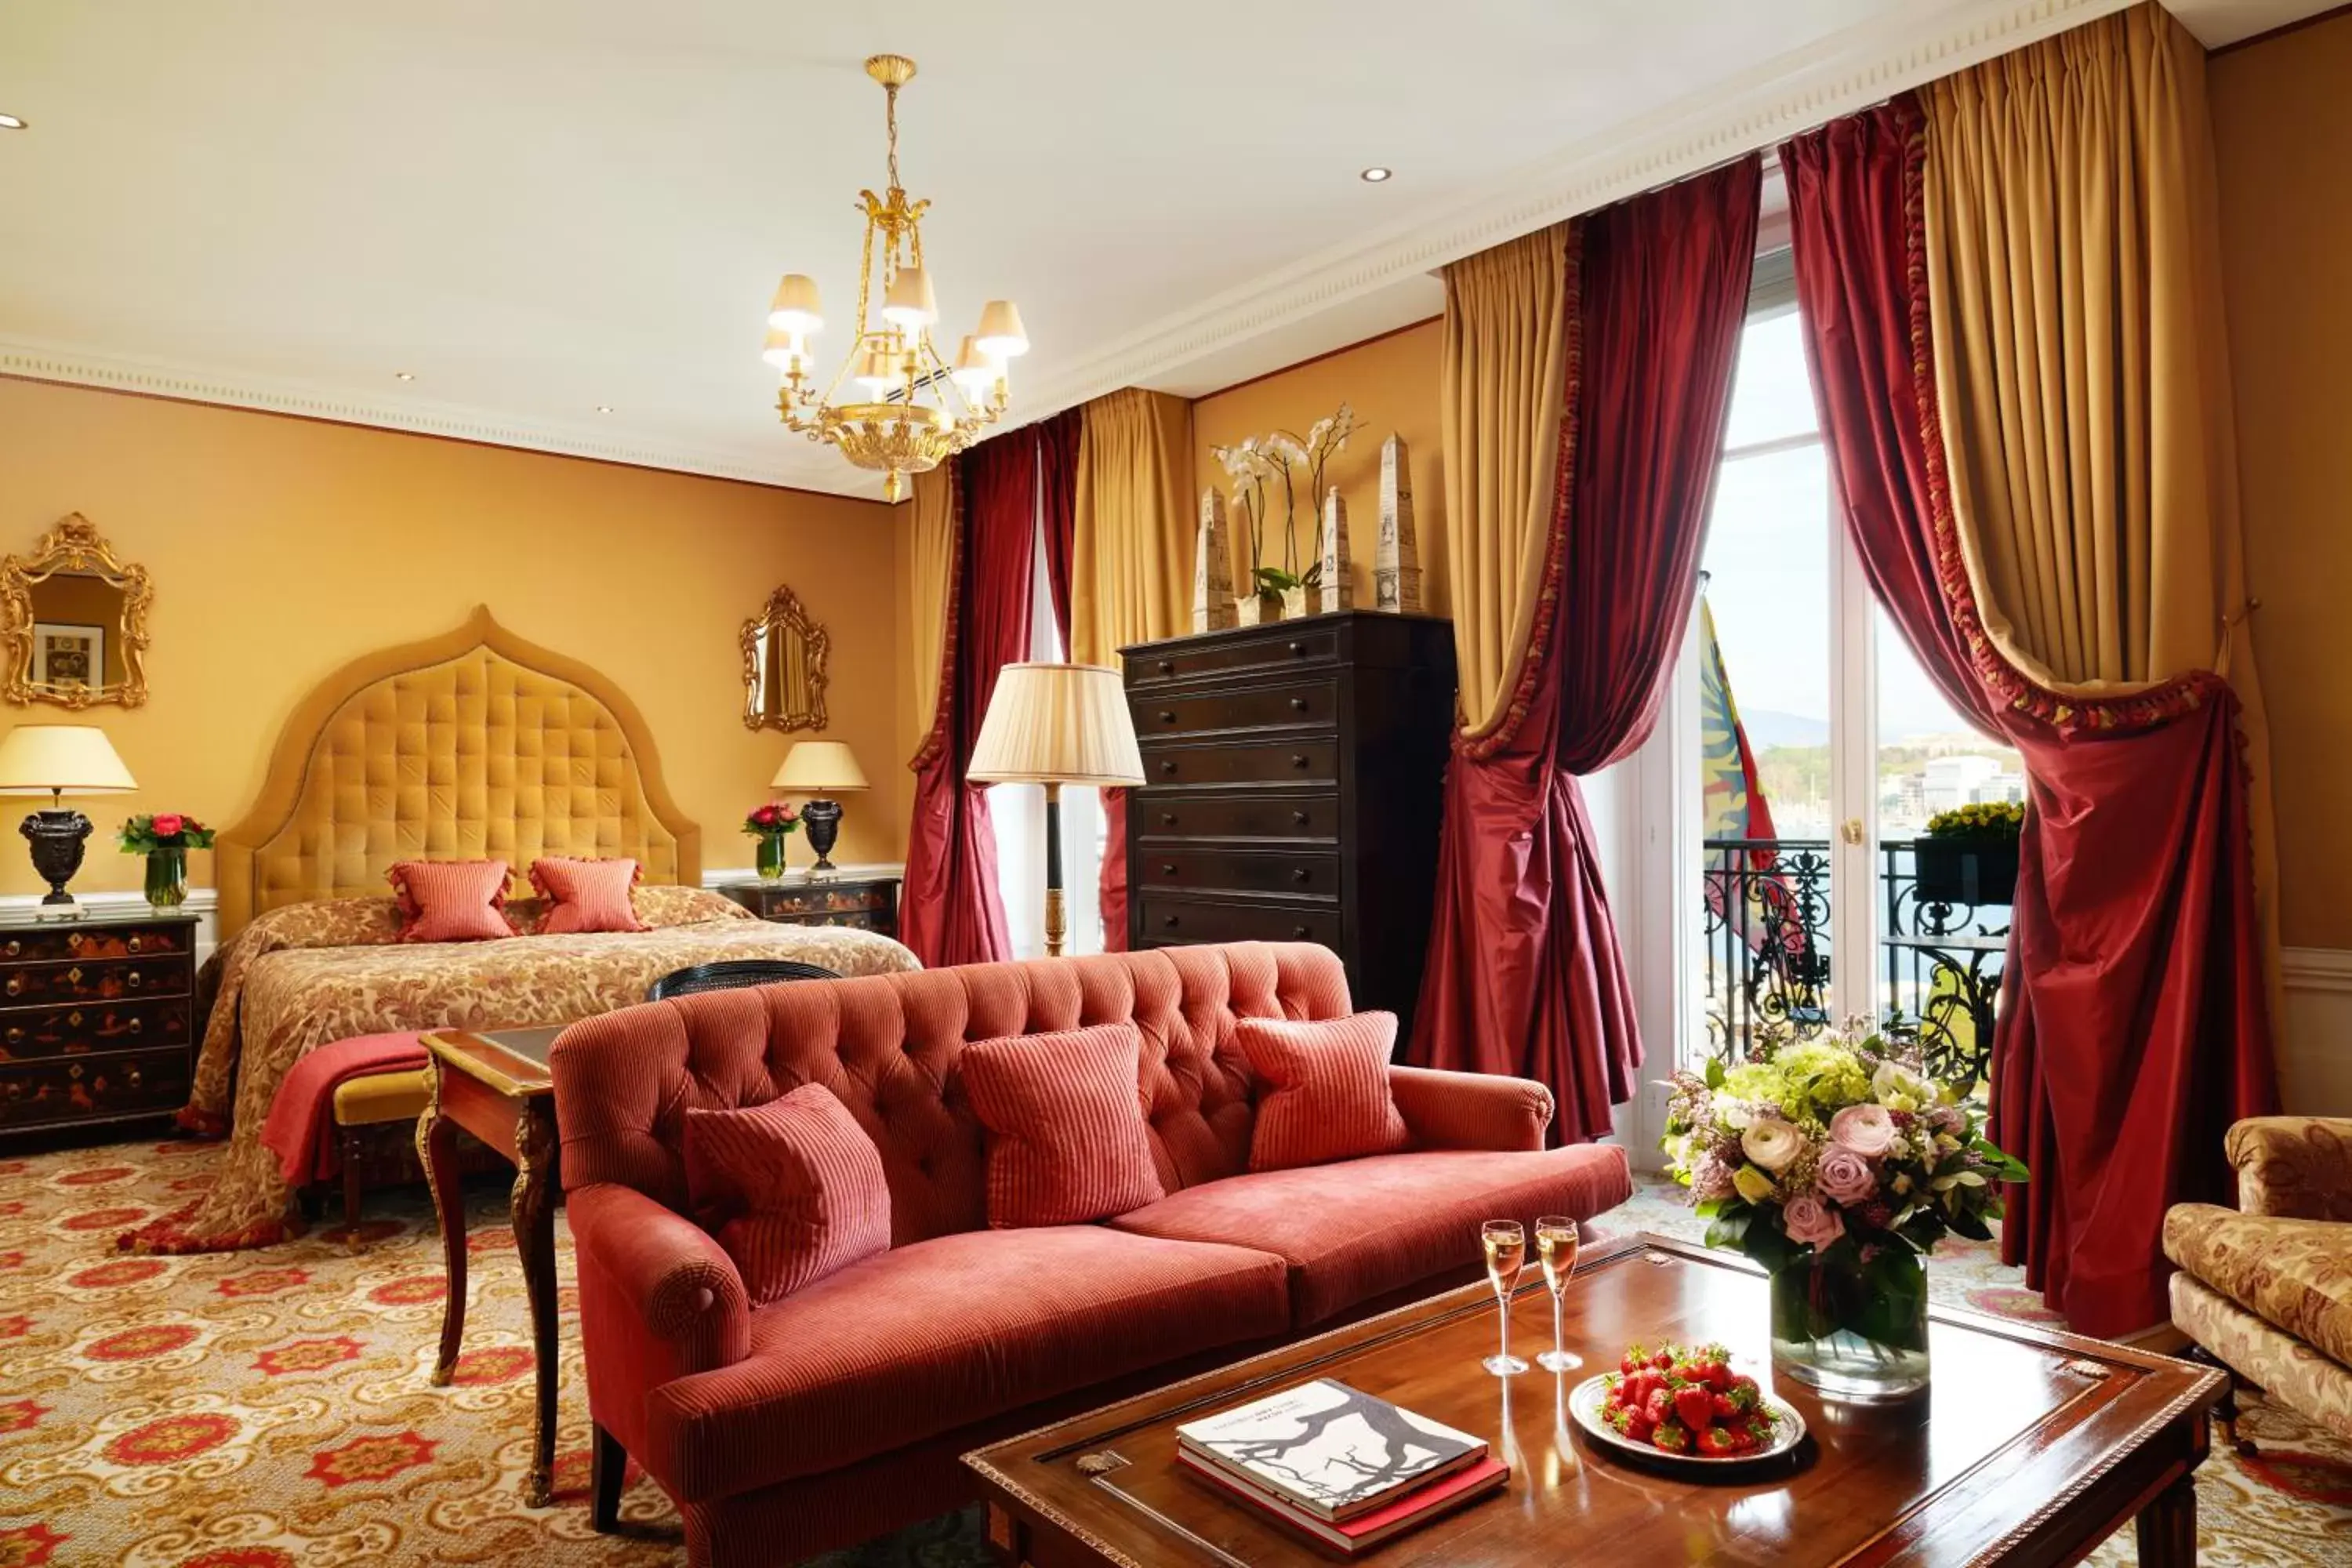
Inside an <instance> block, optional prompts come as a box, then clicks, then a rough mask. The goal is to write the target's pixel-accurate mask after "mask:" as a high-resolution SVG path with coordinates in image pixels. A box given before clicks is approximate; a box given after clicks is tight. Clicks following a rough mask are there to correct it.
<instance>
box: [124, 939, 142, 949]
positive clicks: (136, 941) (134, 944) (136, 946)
mask: <svg viewBox="0 0 2352 1568" xmlns="http://www.w3.org/2000/svg"><path fill="white" fill-rule="evenodd" d="M126 945H128V946H129V948H130V949H131V952H138V951H139V939H138V938H137V937H135V936H134V937H132V938H131V941H130V942H129V943H127V944H126Z"/></svg>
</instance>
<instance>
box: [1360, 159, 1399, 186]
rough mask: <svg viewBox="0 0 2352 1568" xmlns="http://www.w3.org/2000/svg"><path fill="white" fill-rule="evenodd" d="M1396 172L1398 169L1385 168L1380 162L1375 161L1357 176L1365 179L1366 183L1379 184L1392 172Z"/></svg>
mask: <svg viewBox="0 0 2352 1568" xmlns="http://www.w3.org/2000/svg"><path fill="white" fill-rule="evenodd" d="M1395 173H1396V171H1395V170H1394V169H1384V168H1382V167H1381V165H1380V164H1378V163H1375V164H1373V165H1372V166H1371V167H1370V168H1369V169H1367V170H1365V171H1364V172H1363V173H1362V174H1359V175H1357V176H1356V177H1357V178H1358V179H1360V180H1361V181H1363V182H1364V184H1368V185H1377V184H1380V183H1381V181H1382V180H1385V179H1387V178H1388V177H1389V176H1390V175H1391V174H1395Z"/></svg>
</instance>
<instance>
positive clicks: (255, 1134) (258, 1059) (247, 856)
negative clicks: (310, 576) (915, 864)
mask: <svg viewBox="0 0 2352 1568" xmlns="http://www.w3.org/2000/svg"><path fill="white" fill-rule="evenodd" d="M541 855H582V856H605V857H610V856H624V855H625V856H629V857H631V858H635V859H636V860H637V862H638V863H639V865H640V866H642V867H643V868H644V871H645V877H646V884H645V885H644V886H641V887H640V888H638V889H637V890H636V895H635V903H636V908H637V913H638V918H639V919H640V920H642V921H645V922H646V923H647V924H648V925H649V926H651V927H653V928H654V929H652V930H649V931H631V932H610V933H598V934H593V935H562V936H547V935H538V934H526V935H520V936H517V937H514V938H511V939H508V940H501V941H493V942H434V943H403V942H400V941H399V917H398V914H397V912H396V910H395V909H394V904H393V901H392V900H391V898H390V896H389V891H388V889H387V888H386V886H385V883H384V872H385V870H386V869H387V868H389V867H390V866H391V865H392V864H393V863H394V861H397V860H403V859H418V858H423V859H474V858H488V857H495V858H500V859H503V860H505V861H506V862H507V863H508V865H509V867H511V868H515V870H516V872H517V873H518V877H517V881H516V883H515V885H514V890H515V891H517V892H520V893H521V894H525V895H527V894H528V893H529V891H530V888H529V884H528V883H527V882H525V881H523V880H521V877H520V874H521V873H524V872H527V871H528V869H529V868H530V862H531V861H532V860H533V859H534V858H538V857H539V856H541ZM214 857H215V860H214V865H215V879H216V881H217V883H218V886H219V900H220V901H219V919H220V925H221V945H220V948H219V950H218V951H217V952H215V954H214V956H213V958H212V960H211V961H210V962H209V963H207V964H206V965H205V973H204V974H203V975H202V976H201V977H200V978H199V980H198V983H197V990H198V1005H199V1010H200V1012H201V1013H202V1014H203V1017H204V1022H203V1026H202V1045H201V1047H200V1049H199V1053H198V1056H197V1061H196V1072H195V1079H194V1090H193V1092H192V1095H191V1098H190V1100H189V1104H188V1106H187V1107H186V1109H185V1110H183V1111H182V1112H181V1113H180V1120H181V1122H182V1124H183V1125H184V1127H186V1128H187V1129H188V1130H190V1131H194V1132H197V1133H199V1134H202V1135H205V1136H213V1137H220V1136H226V1138H227V1139H228V1142H229V1148H228V1151H227V1154H226V1158H225V1159H224V1161H223V1163H222V1164H221V1167H220V1170H219V1174H218V1176H217V1179H216V1180H215V1183H214V1184H213V1186H212V1187H211V1189H210V1190H209V1191H208V1192H206V1193H205V1194H204V1195H203V1196H202V1197H201V1198H199V1199H198V1200H197V1201H196V1202H195V1203H194V1204H192V1205H189V1206H188V1207H187V1208H186V1209H184V1210H181V1211H179V1212H177V1213H174V1214H173V1215H168V1216H166V1217H165V1218H164V1219H162V1220H159V1221H156V1222H154V1223H152V1224H151V1225H149V1226H144V1227H142V1229H141V1230H140V1231H137V1232H134V1233H132V1234H131V1236H129V1237H124V1238H123V1241H124V1244H125V1245H126V1246H128V1247H132V1248H134V1249H139V1250H154V1251H202V1250H214V1249H218V1248H225V1247H242V1246H257V1245H261V1244H264V1243H267V1242H269V1241H273V1240H276V1239H278V1237H281V1236H283V1235H284V1234H285V1233H286V1226H287V1220H288V1214H289V1205H290V1203H291V1200H292V1196H293V1194H292V1190H291V1188H290V1186H289V1184H288V1183H287V1182H286V1180H285V1179H284V1177H283V1176H282V1175H281V1174H280V1173H279V1171H278V1163H277V1161H276V1159H275V1157H274V1156H273V1155H272V1154H271V1153H270V1152H269V1151H268V1149H266V1148H265V1147H264V1146H263V1145H262V1142H261V1128H262V1124H263V1122H264V1121H265V1120H266V1118H267V1115H268V1110H269V1106H270V1102H271V1100H272V1098H273V1097H274V1096H275V1094H276V1093H277V1090H278V1085H279V1084H280V1083H281V1082H282V1081H283V1080H284V1079H285V1077H286V1074H287V1072H288V1071H289V1069H290V1068H292V1066H293V1065H294V1063H296V1062H297V1061H299V1060H300V1059H301V1058H302V1057H303V1056H305V1055H306V1054H307V1053H309V1052H310V1051H312V1050H315V1049H317V1048H318V1047H321V1046H324V1045H328V1044H331V1043H332V1042H334V1041H337V1040H341V1039H346V1038H350V1037H355V1036H362V1035H374V1034H383V1033H389V1032H394V1031H399V1030H406V1029H426V1028H436V1027H461V1028H499V1027H515V1026H529V1025H535V1024H557V1023H568V1022H571V1021H572V1020H574V1019H577V1018H583V1017H589V1016H594V1015H596V1014H598V1013H604V1012H609V1011H611V1010H612V1009H614V1008H615V1007H622V1006H626V1005H629V1004H631V1003H633V1002H636V1001H640V1000H642V999H643V998H644V996H645V994H646V988H647V987H648V986H650V985H651V984H652V983H653V981H654V980H655V979H656V978H657V977H659V976H660V975H662V974H665V973H668V972H669V971H671V970H673V969H682V968H685V967H687V966H688V965H689V964H695V963H710V962H713V961H715V960H720V959H728V958H789V959H797V960H799V961H801V962H803V963H814V964H819V965H822V966H823V967H824V968H826V969H830V970H833V971H835V973H842V974H873V973H886V972H888V971H892V970H900V969H912V968H915V967H917V964H916V962H915V958H914V955H913V954H912V953H911V952H908V950H907V949H906V948H904V947H902V946H900V945H899V944H898V943H897V942H893V941H891V940H890V939H889V938H887V937H883V936H877V935H876V934H874V933H873V932H870V931H853V930H848V929H843V928H833V927H802V926H784V925H772V924H769V923H767V922H765V921H758V920H754V919H753V918H751V915H750V914H749V913H748V912H747V911H745V910H742V909H741V908H740V907H739V906H738V905H736V904H735V903H734V902H733V901H732V900H729V899H727V898H725V897H723V896H722V895H720V894H718V893H714V892H710V891H708V890H706V889H703V888H701V887H700V886H698V883H699V881H700V879H701V845H700V833H699V830H698V827H697V826H696V825H695V824H694V823H692V822H690V821H688V819H687V818H686V817H685V816H683V815H682V814H681V813H680V812H679V811H678V809H677V805H675V803H674V802H672V800H671V799H670V797H669V794H668V791H667V789H666V788H665V787H664V785H663V784H662V779H661V768H660V763H659V760H658V758H657V756H656V752H655V750H654V746H653V742H652V737H651V735H650V732H649V731H647V729H646V724H645V721H644V719H643V717H642V716H641V715H640V714H639V713H638V711H637V710H636V708H635V705H634V704H633V703H631V702H630V701H629V700H628V698H627V697H626V696H625V694H623V693H622V692H621V691H620V690H619V689H617V688H615V687H614V686H613V685H612V684H611V683H610V682H608V681H606V680H604V678H603V677H601V676H599V675H598V674H597V673H596V672H595V671H594V670H593V669H591V668H588V667H587V666H585V665H583V664H581V663H579V662H578V661H576V660H573V659H570V658H564V657H563V656H562V655H560V654H556V653H553V652H551V651H550V650H548V649H545V648H541V647H536V646H534V645H532V644H530V643H528V642H525V641H523V640H522V639H521V638H520V637H515V636H514V635H513V634H512V633H510V632H509V631H507V630H506V629H505V628H503V627H501V626H499V625H498V624H497V622H496V621H494V620H493V619H492V618H491V617H490V616H489V613H488V610H487V609H483V610H477V611H476V612H475V613H474V616H472V618H471V619H469V620H468V621H467V624H466V625H465V626H461V627H459V628H458V629H457V631H455V632H452V633H450V634H448V635H447V636H445V637H436V638H433V639H430V640H428V641H425V642H421V643H415V644H410V645H407V646H405V647H396V648H389V649H385V650H383V651H382V652H380V653H376V654H373V655H370V656H368V657H367V658H362V659H359V660H357V661H355V662H354V663H352V664H351V665H349V666H347V667H346V668H343V669H342V670H341V671H339V672H338V673H337V674H335V675H334V676H333V677H331V678H330V679H328V680H327V681H325V682H324V683H322V684H321V685H320V687H319V689H317V690H315V691H313V692H312V693H311V694H310V697H309V698H308V699H306V700H304V701H303V702H302V704H301V705H299V707H298V708H297V709H296V710H295V711H294V713H293V715H292V716H291V717H290V718H289V720H288V721H287V723H286V727H285V730H284V731H283V733H282V734H281V735H280V736H279V739H278V746H277V749H276V751H275V752H274V753H273V755H272V759H271V762H270V765H269V769H268V776H267V779H266V781H265V783H264V784H263V786H262V791H261V795H260V799H259V802H258V803H257V805H256V806H255V807H254V809H253V810H252V812H250V813H249V814H248V815H247V816H246V817H245V819H244V820H243V821H241V822H239V823H238V824H237V825H236V826H234V827H231V828H227V829H225V830H223V831H222V832H221V833H220V835H219V837H218V838H217V840H216V841H215V847H214ZM508 909H509V914H510V915H511V916H512V917H513V918H514V920H515V922H516V924H517V925H518V927H519V928H520V929H521V930H523V931H531V930H532V928H533V927H534V925H535V923H536V921H537V918H538V914H539V910H538V907H537V905H536V903H535V901H534V900H530V898H528V897H513V898H510V900H509V905H508Z"/></svg>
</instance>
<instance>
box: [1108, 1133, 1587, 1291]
mask: <svg viewBox="0 0 2352 1568" xmlns="http://www.w3.org/2000/svg"><path fill="white" fill-rule="evenodd" d="M1631 1196H1633V1177H1632V1174H1631V1173H1630V1168H1629V1167H1628V1166H1627V1164H1626V1163H1625V1152H1624V1151H1623V1150H1622V1149H1619V1148H1615V1147H1612V1146H1610V1145H1606V1144H1599V1143H1582V1144H1578V1145H1575V1146H1573V1147H1570V1148H1566V1149H1547V1150H1544V1151H1542V1152H1539V1153H1523V1152H1522V1153H1497V1152H1485V1151H1459V1150H1427V1151H1421V1152H1411V1153H1403V1154H1381V1155H1375V1156H1373V1157H1372V1158H1370V1159H1368V1160H1349V1161H1348V1162H1346V1163H1342V1164H1337V1165H1308V1166H1305V1167H1302V1168H1300V1169H1297V1170H1292V1171H1266V1172H1263V1173H1257V1172H1254V1173H1249V1174H1247V1175H1241V1176H1229V1177H1227V1178H1226V1179H1224V1180H1223V1181H1221V1182H1209V1183H1206V1184H1202V1185H1201V1186H1197V1187H1187V1188H1185V1189H1184V1190H1183V1191H1182V1192H1180V1193H1173V1194H1170V1195H1169V1196H1167V1197H1165V1198H1162V1199H1160V1202H1158V1203H1156V1204H1153V1205H1150V1207H1148V1208H1140V1209H1137V1210H1136V1211H1135V1212H1134V1213H1132V1214H1126V1215H1119V1216H1118V1218H1117V1219H1115V1220H1113V1221H1111V1224H1112V1226H1114V1227H1116V1228H1118V1229H1119V1230H1124V1231H1129V1232H1132V1233H1134V1234H1136V1235H1139V1236H1157V1237H1166V1238H1168V1239H1170V1240H1177V1241H1199V1242H1224V1243H1228V1244H1230V1245H1232V1246H1235V1247H1253V1248H1255V1249H1256V1250H1258V1251H1261V1252H1271V1253H1274V1254H1276V1256H1278V1257H1280V1258H1283V1259H1284V1260H1285V1261H1286V1262H1287V1263H1288V1264H1289V1266H1290V1298H1291V1317H1292V1319H1293V1321H1295V1322H1296V1323H1297V1324H1298V1325H1299V1326H1302V1327H1303V1326H1305V1325H1307V1324H1309V1323H1318V1322H1321V1321H1324V1320H1326V1319H1328V1318H1332V1317H1336V1316H1338V1315H1339V1313H1341V1312H1344V1311H1346V1310H1348V1309H1349V1308H1350V1307H1352V1306H1355V1305H1357V1304H1358V1303H1360V1302H1363V1301H1369V1300H1374V1299H1375V1298H1377V1297H1381V1296H1384V1295H1386V1294H1388V1293H1389V1292H1390V1291H1391V1290H1399V1289H1403V1288H1405V1287H1406V1286H1409V1285H1413V1284H1417V1283H1419V1282H1421V1281H1422V1280H1424V1279H1434V1278H1436V1277H1438V1276H1440V1275H1444V1274H1446V1273H1448V1272H1450V1271H1452V1270H1454V1269H1457V1268H1466V1267H1468V1266H1469V1265H1471V1264H1473V1263H1475V1262H1476V1261H1477V1260H1478V1257H1479V1251H1478V1226H1479V1222H1481V1221H1482V1220H1490V1219H1516V1220H1519V1221H1521V1222H1523V1223H1532V1222H1533V1221H1534V1220H1535V1218H1536V1216H1537V1215H1546V1214H1561V1215H1569V1216H1570V1217H1571V1218H1574V1219H1580V1220H1582V1219H1590V1218H1591V1216H1592V1215H1597V1214H1599V1213H1601V1211H1602V1210H1604V1209H1609V1208H1614V1207H1615V1206H1616V1205H1619V1204H1622V1203H1623V1202H1624V1201H1625V1200H1626V1199H1627V1198H1629V1197H1631Z"/></svg>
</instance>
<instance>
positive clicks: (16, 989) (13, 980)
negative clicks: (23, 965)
mask: <svg viewBox="0 0 2352 1568" xmlns="http://www.w3.org/2000/svg"><path fill="white" fill-rule="evenodd" d="M24 989H25V977H24V976H23V975H21V974H12V975H10V976H8V994H9V995H11V996H16V995H19V994H22V993H23V991H24Z"/></svg>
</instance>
